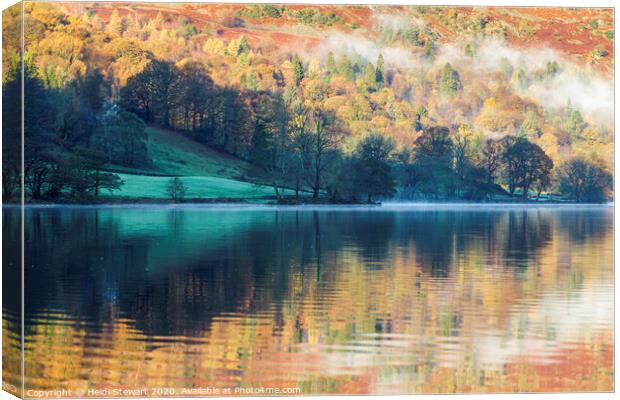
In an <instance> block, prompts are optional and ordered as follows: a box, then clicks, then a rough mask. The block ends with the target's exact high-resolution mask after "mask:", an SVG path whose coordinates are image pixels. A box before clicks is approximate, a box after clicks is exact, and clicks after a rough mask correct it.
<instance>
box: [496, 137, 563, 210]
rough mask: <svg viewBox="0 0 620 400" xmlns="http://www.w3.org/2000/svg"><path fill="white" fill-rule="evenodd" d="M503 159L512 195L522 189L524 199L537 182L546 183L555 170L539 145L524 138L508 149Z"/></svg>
mask: <svg viewBox="0 0 620 400" xmlns="http://www.w3.org/2000/svg"><path fill="white" fill-rule="evenodd" d="M502 159H503V161H504V163H505V179H506V183H507V184H508V190H509V192H510V194H511V195H512V194H514V193H515V190H516V189H519V188H520V189H521V196H522V197H523V198H527V196H528V193H529V190H530V188H531V187H532V185H533V184H534V183H535V182H537V181H542V182H544V181H546V180H547V178H548V176H549V174H551V170H552V169H553V161H551V158H549V156H547V154H545V152H544V151H543V150H542V149H541V148H540V147H539V146H538V145H536V144H534V143H532V142H530V141H528V140H527V139H523V138H519V139H517V140H516V141H515V142H514V143H513V144H512V145H510V146H508V147H506V149H505V150H504V153H503V157H502Z"/></svg>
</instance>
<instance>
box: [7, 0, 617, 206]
mask: <svg viewBox="0 0 620 400" xmlns="http://www.w3.org/2000/svg"><path fill="white" fill-rule="evenodd" d="M3 21H4V22H3V24H4V26H3V27H4V29H3V35H4V41H3V46H4V51H3V66H4V71H5V74H4V76H3V79H4V81H5V88H6V89H5V91H4V92H3V95H5V96H7V99H6V104H9V105H10V104H11V101H17V100H18V97H17V96H15V93H18V87H19V85H18V80H19V79H20V78H19V74H17V73H16V71H17V70H18V68H19V64H18V63H17V62H16V61H17V60H18V57H16V55H17V52H18V51H19V45H18V44H19V32H21V30H20V29H17V28H18V27H19V11H18V10H17V9H10V10H7V11H6V12H5V13H4V19H3ZM613 23H614V21H613V9H603V8H558V7H540V8H535V7H529V8H515V7H511V8H505V7H413V6H412V7H405V6H328V5H320V6H314V5H269V4H261V5H250V4H245V5H242V4H226V5H217V4H197V3H191V4H180V3H177V4H149V3H36V2H35V3H31V2H29V3H27V4H26V6H25V16H24V24H25V26H24V32H25V35H26V37H25V40H26V64H27V69H26V74H25V77H26V80H27V81H26V86H28V90H27V91H26V92H27V93H30V94H31V95H29V96H28V98H27V99H26V100H27V101H28V102H29V106H28V107H27V108H28V109H29V110H32V111H30V112H29V114H28V115H26V119H27V122H28V123H29V124H31V127H30V128H29V131H30V132H32V134H31V135H32V137H29V138H27V139H28V140H29V141H31V143H27V144H26V145H27V147H28V149H27V150H26V152H27V153H28V154H30V155H31V156H32V160H30V163H31V164H32V165H33V166H35V167H33V168H32V170H31V171H29V174H31V175H32V176H31V177H30V178H29V179H28V181H29V184H30V186H31V190H30V192H31V193H32V196H33V198H40V197H41V198H43V197H48V198H54V197H55V196H56V197H57V196H61V194H63V193H72V195H73V196H78V197H83V196H87V195H94V196H98V193H99V187H100V186H101V185H104V186H103V187H106V186H107V187H108V188H109V189H112V190H116V191H117V193H120V192H124V193H126V194H127V193H131V195H132V196H140V195H144V196H145V197H149V196H155V197H158V196H160V195H161V190H162V188H163V186H162V185H163V182H164V180H163V179H165V178H162V176H168V177H169V176H171V175H180V176H184V177H186V178H188V179H189V178H190V177H196V179H198V178H200V179H203V178H205V177H207V178H218V179H232V180H234V181H236V182H242V183H243V182H245V181H252V182H269V185H270V186H275V190H274V193H275V194H276V196H277V197H280V193H279V191H278V189H277V188H278V187H287V188H294V189H295V190H296V192H303V191H308V192H311V193H312V196H313V198H314V199H315V200H316V201H318V200H319V199H318V198H319V197H321V196H326V195H327V196H328V197H329V198H330V199H331V200H336V199H337V200H338V201H344V202H356V201H360V199H361V198H362V197H364V198H365V199H366V201H369V202H370V201H371V199H372V197H373V196H378V197H381V196H387V197H390V196H395V195H396V194H397V193H398V195H399V196H401V195H405V194H406V195H407V196H409V197H411V198H421V199H453V198H456V199H469V200H481V199H489V198H492V197H493V196H494V193H501V192H506V193H509V195H510V196H511V197H512V196H520V197H521V199H522V200H527V199H540V198H541V195H542V194H543V193H550V194H554V195H558V196H564V197H565V198H566V199H571V200H575V201H584V200H585V199H588V201H594V199H596V201H601V200H603V199H608V198H611V196H612V192H611V185H610V183H609V182H610V176H611V171H613V140H614V125H613V116H614V114H613V113H614V109H613V79H612V78H613V77H612V71H613V63H614V56H615V55H614V52H613V42H614V30H613ZM11 88H14V89H11ZM11 90H13V92H14V93H12V92H11ZM11 96H12V97H11ZM7 107H9V106H7ZM8 109H9V108H7V110H8ZM30 113H31V114H30ZM9 122H11V121H9ZM12 122H15V124H13V125H11V124H9V125H7V126H9V128H7V129H5V131H6V132H8V131H9V130H11V129H15V130H16V129H18V125H17V124H16V121H12ZM4 137H13V136H11V134H9V133H5V135H4ZM37 143H48V144H47V145H43V147H44V148H43V149H41V148H39V147H38V145H37ZM9 145H10V144H9ZM213 149H217V151H215V150H213ZM6 158H7V159H6V162H7V163H8V164H9V165H12V164H15V165H17V163H12V161H13V160H11V159H10V156H9V155H7V156H6ZM102 164H105V165H114V166H115V167H114V168H113V170H112V172H118V173H121V174H139V175H144V176H149V177H150V178H148V179H153V186H149V185H148V184H146V183H144V182H141V181H140V180H136V179H135V178H134V177H131V176H124V175H123V176H121V177H120V178H124V179H123V180H124V182H125V183H124V186H123V187H122V188H121V187H119V185H120V183H119V182H120V181H119V180H118V178H119V177H116V176H114V175H103V177H100V176H99V172H98V171H100V170H101V169H100V168H101V165H102ZM76 171H77V172H76ZM584 171H585V172H584ZM78 172H79V173H78ZM580 174H581V175H584V174H585V175H587V176H579V175H580ZM9 175H10V176H11V177H13V176H18V174H17V173H16V172H15V171H12V172H11V173H10V174H9ZM153 177H158V178H153ZM67 181H68V182H71V183H70V184H67V183H66V182H67ZM7 182H9V185H8V186H7V187H6V188H4V190H5V192H8V193H12V191H13V190H14V189H13V187H14V186H15V184H16V182H18V179H17V178H11V179H9V180H7ZM192 182H194V183H193V188H192V190H190V192H192V191H193V193H199V189H197V187H199V186H200V187H203V186H204V185H203V184H204V183H206V182H202V181H200V182H199V181H197V180H195V179H194V180H192ZM580 182H588V183H587V184H581V183H580ZM212 183H213V185H214V186H217V185H218V183H217V182H212ZM220 183H221V182H220ZM67 185H68V186H71V188H70V189H69V188H67V187H66V186H67ZM235 185H236V184H235ZM235 185H232V187H233V188H234V187H236V186H235ZM243 185H245V183H243ZM243 185H242V186H243ZM149 187H152V188H155V189H153V190H154V192H153V193H141V192H142V191H144V190H148V188H149ZM132 188H135V190H134V189H132ZM200 190H203V189H200ZM235 190H236V189H235ZM239 191H240V192H241V193H249V192H248V191H251V190H250V189H249V188H246V187H240V188H239ZM154 193H159V194H157V195H155V194H154ZM200 193H203V192H200ZM203 194H204V193H203ZM194 196H199V195H198V194H195V195H194ZM252 196H254V194H252ZM231 197H233V196H232V195H231ZM543 197H544V196H543ZM556 197H557V196H556Z"/></svg>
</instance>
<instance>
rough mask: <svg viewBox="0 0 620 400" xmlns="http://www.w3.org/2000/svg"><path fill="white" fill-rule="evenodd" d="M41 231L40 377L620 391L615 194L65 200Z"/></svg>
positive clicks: (181, 383) (6, 328)
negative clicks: (345, 205)
mask: <svg viewBox="0 0 620 400" xmlns="http://www.w3.org/2000/svg"><path fill="white" fill-rule="evenodd" d="M3 214H4V215H3V217H4V224H3V234H4V235H5V236H4V237H5V240H6V239H7V238H8V239H9V241H11V240H12V242H10V243H8V244H7V245H6V246H8V247H5V260H4V265H5V271H9V272H10V271H15V268H17V266H18V265H19V259H17V258H16V257H17V254H18V252H16V251H10V249H16V248H18V247H17V246H18V242H17V239H18V238H17V237H16V236H17V235H16V232H17V229H18V224H17V215H18V210H17V209H11V208H5V209H3ZM26 226H27V231H26V271H25V279H26V291H27V300H26V304H25V310H26V315H25V332H26V337H25V349H26V364H25V368H26V371H25V372H26V386H27V387H28V388H36V389H58V388H71V389H73V390H87V389H89V388H90V389H92V388H98V389H101V388H110V387H114V388H117V387H123V388H141V387H148V388H173V390H176V393H174V392H173V393H171V394H177V395H179V393H180V389H181V388H191V387H201V388H206V387H217V388H237V387H244V388H257V387H271V388H291V387H292V388H300V390H301V393H303V394H315V393H414V392H415V393H422V392H442V393H445V392H489V391H580V390H585V391H609V390H612V389H613V294H614V293H613V209H612V208H611V207H572V208H571V207H520V208H511V207H456V206H453V207H441V206H436V207H429V208H424V207H380V208H365V207H360V208H352V209H337V208H303V207H301V208H269V207H265V208H259V207H256V208H246V207H198V206H194V207H191V206H189V207H166V206H162V207H82V208H80V207H47V208H29V209H27V211H26ZM7 249H8V250H7ZM5 273H7V272H5ZM15 282H16V281H13V282H11V281H10V279H5V290H7V289H8V290H10V289H11V288H12V287H13V288H14V287H15ZM17 282H18V281H17ZM18 307H19V306H18V305H16V304H15V303H13V302H11V301H8V302H7V301H5V307H4V317H5V318H4V320H3V336H4V341H3V347H4V354H5V356H4V357H5V358H4V362H5V363H8V364H9V365H11V366H12V367H11V368H13V371H17V369H16V368H17V367H16V365H17V364H16V360H15V359H12V358H11V357H10V355H9V356H7V354H10V352H8V350H9V349H11V348H14V347H15V346H17V343H18V341H17V340H18V336H17V334H18V331H19V326H18V324H17V322H16V319H15V315H18V310H19V308H18ZM13 354H14V353H13ZM164 394H165V393H164Z"/></svg>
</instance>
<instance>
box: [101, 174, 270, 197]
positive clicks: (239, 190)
mask: <svg viewBox="0 0 620 400" xmlns="http://www.w3.org/2000/svg"><path fill="white" fill-rule="evenodd" d="M118 175H119V176H120V177H121V179H122V180H123V182H124V183H123V186H122V187H121V189H120V190H115V191H114V193H113V195H114V196H121V197H126V198H152V199H162V198H165V199H167V198H169V196H168V193H167V192H166V188H167V186H168V181H169V180H170V178H169V177H166V176H147V175H134V174H118ZM181 180H182V181H183V183H184V184H185V186H186V187H187V193H186V194H185V197H186V198H187V199H196V198H199V199H216V198H235V199H240V198H244V199H260V198H264V197H267V196H274V195H275V193H274V191H273V188H271V187H269V186H260V185H254V184H251V183H248V182H241V181H237V180H233V179H228V178H218V177H213V176H187V177H181Z"/></svg>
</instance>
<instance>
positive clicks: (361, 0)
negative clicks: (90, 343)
mask: <svg viewBox="0 0 620 400" xmlns="http://www.w3.org/2000/svg"><path fill="white" fill-rule="evenodd" d="M104 1H115V2H122V3H125V2H128V1H123V0H100V2H104ZM141 2H145V3H146V2H156V3H172V2H175V3H178V2H188V3H268V4H269V3H270V4H274V3H288V4H320V3H324V4H342V5H346V4H385V5H429V6H457V5H458V6H503V7H507V6H512V7H527V6H530V7H554V6H555V7H606V8H614V21H615V20H616V15H615V14H616V10H615V6H616V2H615V1H614V0H581V1H575V0H545V1H544V2H543V1H541V0H520V1H516V0H512V1H500V0H496V1H493V0H476V1H472V0H453V1H441V0H422V1H417V0H390V1H382V0H375V1H368V0H349V1H347V0H329V1H321V0H315V1H304V0H286V1H282V0H280V1H277V0H276V1H268V0H253V1H248V0H236V1H231V0H218V1H213V0H206V1H191V0H189V1H187V0H186V1H178V0H176V1H170V0H168V1H165V0H148V1H147V0H144V1H141ZM16 3H17V1H15V0H0V6H1V8H2V9H5V8H7V7H9V6H11V5H13V4H16ZM616 34H617V32H616ZM614 37H616V35H614ZM1 43H2V38H1V37H0V45H1ZM617 49H618V47H617V46H616V41H615V40H614V111H615V105H616V104H618V98H619V96H620V94H619V92H618V90H616V89H617V81H616V80H615V76H617V72H618V63H617V62H616V61H617V57H616V54H617ZM1 102H2V100H1V99H0V105H1ZM619 125H620V121H619V120H618V119H616V118H615V114H614V129H615V131H614V132H618V131H620V130H619V129H618V128H619ZM0 126H1V121H0ZM619 142H620V140H614V165H616V166H617V165H620V163H619V161H620V154H619V152H618V151H617V150H618V144H619ZM0 149H1V144H0ZM614 169H615V168H614ZM615 172H616V171H614V187H615V188H618V187H620V186H619V185H618V180H619V179H620V176H619V175H620V174H618V173H615ZM615 196H616V199H617V198H618V194H617V193H616V194H615ZM618 222H619V216H618V214H617V213H615V212H614V227H617V226H619V225H618ZM614 233H615V236H614V249H620V236H619V235H617V232H616V231H614ZM1 238H2V232H1V231H0V239H1ZM614 255H615V254H614ZM617 265H618V259H617V258H614V270H615V267H616V266H617ZM1 282H2V278H1V277H0V298H1V294H2V285H1ZM614 287H617V279H616V274H615V273H614ZM614 303H615V301H614ZM614 310H615V315H614V321H615V328H614V344H615V333H616V332H617V327H618V321H619V320H620V318H618V314H619V312H618V308H616V307H614ZM0 340H1V339H0ZM614 347H615V346H614ZM614 352H615V354H614V372H615V376H614V387H615V388H616V390H618V389H617V388H618V382H619V380H618V375H619V374H618V371H617V370H615V366H617V365H618V360H619V356H618V348H616V347H615V348H614ZM345 397H346V398H357V399H361V398H365V397H367V396H301V397H300V398H302V399H325V400H338V399H342V398H345ZM15 398H16V397H15V396H12V395H10V394H8V393H7V392H4V391H1V390H0V400H8V399H15ZM261 398H262V397H244V399H250V400H256V399H261ZM286 398H292V397H286ZM372 398H374V399H390V400H405V399H407V400H418V399H419V400H425V399H433V400H456V399H472V400H473V399H510V400H513V399H515V400H517V399H528V400H533V399H539V398H542V399H557V400H565V399H567V400H573V399H580V400H581V399H612V398H620V394H618V393H554V394H539V393H533V394H468V395H443V394H442V395H406V396H405V395H398V396H385V395H378V396H372ZM136 399H137V398H136ZM149 399H157V398H154V397H150V398H149ZM188 399H190V400H195V399H196V397H192V398H188ZM162 400H168V399H167V398H162Z"/></svg>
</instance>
